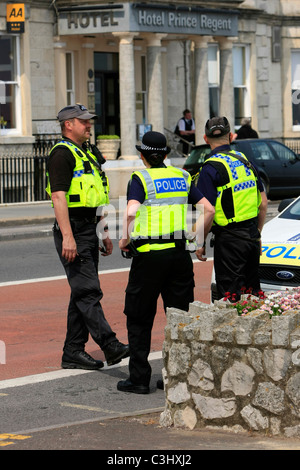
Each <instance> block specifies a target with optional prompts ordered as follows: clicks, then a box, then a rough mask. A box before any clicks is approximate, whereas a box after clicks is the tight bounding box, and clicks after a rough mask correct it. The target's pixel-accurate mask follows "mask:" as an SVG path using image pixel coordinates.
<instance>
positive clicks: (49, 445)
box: [0, 201, 300, 468]
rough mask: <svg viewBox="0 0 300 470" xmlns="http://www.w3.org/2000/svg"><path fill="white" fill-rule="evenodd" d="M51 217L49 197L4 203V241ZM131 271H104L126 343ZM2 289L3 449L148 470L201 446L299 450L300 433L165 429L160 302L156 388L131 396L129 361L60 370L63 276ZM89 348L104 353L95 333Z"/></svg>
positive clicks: (109, 306) (200, 278)
mask: <svg viewBox="0 0 300 470" xmlns="http://www.w3.org/2000/svg"><path fill="white" fill-rule="evenodd" d="M116 203H117V201H114V206H115V207H116ZM112 211H113V209H112ZM274 215H275V213H274ZM52 222H53V209H52V208H51V205H50V203H48V202H42V203H32V204H11V205H10V204H9V205H1V206H0V241H1V240H9V239H13V238H15V239H16V238H19V239H20V238H22V237H23V238H26V237H40V236H49V235H50V234H51V225H52ZM194 266H195V279H196V283H197V286H196V287H197V292H199V293H200V294H199V296H198V297H197V299H198V300H201V301H203V302H209V284H210V275H211V270H212V261H208V262H206V263H195V265H194ZM127 278H128V271H126V270H125V271H122V272H119V271H118V270H116V272H103V273H101V275H100V280H101V286H102V289H103V291H104V294H105V295H104V298H103V302H102V303H103V307H104V311H105V312H109V314H108V315H109V322H110V323H111V324H112V325H113V328H114V329H115V330H116V331H117V332H118V337H119V339H120V340H121V341H123V342H126V340H127V333H126V324H125V318H124V315H120V311H121V310H122V307H123V302H124V290H125V287H126V282H127ZM53 293H54V294H53ZM0 296H1V304H0V305H1V307H0V308H1V310H0V340H3V341H4V342H5V344H6V345H7V351H6V354H7V360H6V364H3V363H1V355H0V416H1V419H0V450H75V449H76V450H100V449H101V450H102V451H104V452H101V454H100V456H99V458H100V463H102V462H103V463H105V464H115V465H119V464H131V465H132V464H133V465H134V466H135V467H138V466H139V465H141V466H142V467H143V468H148V467H150V466H153V465H160V464H170V465H171V464H172V465H180V466H185V465H188V464H195V465H196V462H197V463H198V460H197V459H198V455H197V454H198V452H199V451H201V450H300V440H299V439H288V438H284V437H282V436H276V437H269V436H262V435H257V434H255V433H248V432H239V433H236V432H233V431H230V430H226V429H224V428H220V427H218V428H214V429H207V428H197V429H194V430H186V429H181V428H174V427H171V428H164V427H161V426H160V424H159V417H160V413H161V412H162V411H163V409H164V406H165V396H164V392H163V391H162V390H158V389H157V388H156V381H157V379H158V378H159V377H160V374H161V368H162V366H163V362H162V353H161V351H162V343H163V337H164V326H165V315H164V312H163V307H162V303H161V302H159V304H158V311H157V316H156V319H155V323H154V327H153V335H152V345H151V354H150V362H151V366H152V380H151V384H150V389H151V393H150V394H149V395H135V394H130V393H123V392H118V391H117V389H116V384H117V381H118V380H120V379H123V378H126V377H127V376H128V359H126V360H123V361H122V362H121V363H120V364H117V365H115V366H113V367H107V366H105V367H104V369H102V370H101V371H92V372H87V371H78V370H77V371H76V370H75V371H74V370H73V371H72V370H64V369H61V368H60V359H61V348H62V344H63V341H64V335H65V320H66V318H65V317H66V313H65V312H66V306H67V303H68V297H69V289H68V285H67V281H66V280H65V279H61V278H60V279H49V280H45V281H44V282H32V283H30V281H29V283H28V281H26V282H24V283H22V282H17V283H15V284H12V285H11V284H10V285H7V286H5V285H2V286H0ZM45 306H46V307H45ZM0 348H1V341H0ZM87 351H88V352H89V353H90V354H91V355H93V356H94V357H95V358H96V359H102V360H104V357H103V353H102V351H100V350H99V349H98V350H97V349H96V346H95V343H93V342H92V340H90V341H89V342H88V344H87ZM0 353H1V351H0ZM146 451H148V452H146ZM167 454H168V456H169V457H168V458H169V460H168V461H166V458H167V457H166V456H167ZM97 458H98V457H97ZM134 458H135V459H136V460H126V459H134ZM122 459H123V460H122ZM139 459H140V460H139Z"/></svg>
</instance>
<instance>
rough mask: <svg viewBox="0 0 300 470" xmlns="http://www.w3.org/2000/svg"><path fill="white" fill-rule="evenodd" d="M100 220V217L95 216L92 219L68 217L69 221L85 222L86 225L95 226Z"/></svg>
mask: <svg viewBox="0 0 300 470" xmlns="http://www.w3.org/2000/svg"><path fill="white" fill-rule="evenodd" d="M99 220H100V217H99V216H97V215H95V216H94V217H72V216H71V217H70V221H71V222H72V221H74V222H86V223H87V224H97V223H98V222H99Z"/></svg>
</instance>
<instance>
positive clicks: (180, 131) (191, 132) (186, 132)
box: [175, 109, 195, 155]
mask: <svg viewBox="0 0 300 470" xmlns="http://www.w3.org/2000/svg"><path fill="white" fill-rule="evenodd" d="M175 133H176V134H177V135H179V136H181V137H183V139H184V140H187V141H188V142H190V143H191V144H195V121H194V119H193V117H192V113H191V111H190V110H189V109H185V110H184V111H183V117H182V118H180V119H179V121H178V123H177V126H176V130H175ZM181 142H182V151H183V153H184V154H185V155H188V153H189V149H190V145H189V144H188V143H187V142H184V141H183V140H182V141H181Z"/></svg>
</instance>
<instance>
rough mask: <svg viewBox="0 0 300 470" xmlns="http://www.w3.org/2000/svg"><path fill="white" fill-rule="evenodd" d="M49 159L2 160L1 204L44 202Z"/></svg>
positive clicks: (0, 175)
mask: <svg viewBox="0 0 300 470" xmlns="http://www.w3.org/2000/svg"><path fill="white" fill-rule="evenodd" d="M46 160H47V157H35V156H26V157H1V158H0V204H6V203H14V202H33V201H44V200H46V199H47V193H46V191H45V188H46V185H47V181H46Z"/></svg>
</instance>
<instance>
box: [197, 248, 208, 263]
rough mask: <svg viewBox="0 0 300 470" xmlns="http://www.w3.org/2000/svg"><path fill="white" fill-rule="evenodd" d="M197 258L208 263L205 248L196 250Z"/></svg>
mask: <svg viewBox="0 0 300 470" xmlns="http://www.w3.org/2000/svg"><path fill="white" fill-rule="evenodd" d="M196 256H197V258H198V260H199V261H206V260H207V258H206V257H205V247H202V248H198V250H196Z"/></svg>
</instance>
